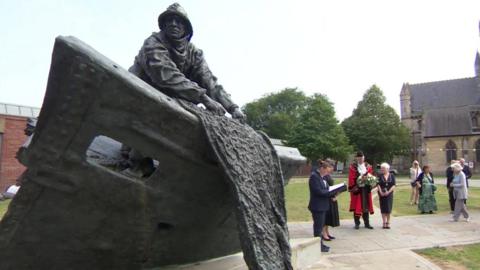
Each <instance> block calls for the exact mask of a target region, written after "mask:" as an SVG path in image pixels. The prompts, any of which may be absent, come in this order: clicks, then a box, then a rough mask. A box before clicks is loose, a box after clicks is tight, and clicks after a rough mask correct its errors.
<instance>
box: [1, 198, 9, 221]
mask: <svg viewBox="0 0 480 270" xmlns="http://www.w3.org/2000/svg"><path fill="white" fill-rule="evenodd" d="M10 201H11V200H5V201H0V219H2V217H3V215H5V212H7V208H8V205H9V204H10Z"/></svg>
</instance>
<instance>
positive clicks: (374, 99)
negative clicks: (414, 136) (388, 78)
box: [342, 85, 409, 164]
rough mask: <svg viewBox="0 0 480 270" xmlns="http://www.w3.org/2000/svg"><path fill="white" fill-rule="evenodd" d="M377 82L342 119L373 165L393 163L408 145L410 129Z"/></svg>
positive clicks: (349, 135) (358, 146) (347, 131)
mask: <svg viewBox="0 0 480 270" xmlns="http://www.w3.org/2000/svg"><path fill="white" fill-rule="evenodd" d="M385 101H386V98H385V96H384V95H383V92H382V91H381V90H380V88H378V87H377V86H376V85H373V86H372V87H370V89H368V90H367V92H366V93H365V94H364V95H363V99H362V100H361V101H360V102H359V103H358V105H357V107H356V108H355V109H354V110H353V114H352V115H351V116H350V117H348V118H347V119H345V120H344V121H343V122H342V126H343V129H344V130H345V133H346V135H347V137H348V138H349V140H350V142H351V143H352V144H353V145H354V147H355V148H356V149H358V150H361V151H363V152H364V153H365V156H366V158H367V160H369V161H370V162H371V163H372V164H375V163H377V162H383V161H387V162H391V161H392V159H393V157H394V156H395V155H399V154H402V153H404V150H405V149H407V148H408V147H409V132H408V129H407V128H406V127H405V126H404V125H403V124H402V123H401V121H400V117H399V116H398V114H397V113H396V112H395V110H394V109H393V108H392V107H391V106H389V105H386V104H385Z"/></svg>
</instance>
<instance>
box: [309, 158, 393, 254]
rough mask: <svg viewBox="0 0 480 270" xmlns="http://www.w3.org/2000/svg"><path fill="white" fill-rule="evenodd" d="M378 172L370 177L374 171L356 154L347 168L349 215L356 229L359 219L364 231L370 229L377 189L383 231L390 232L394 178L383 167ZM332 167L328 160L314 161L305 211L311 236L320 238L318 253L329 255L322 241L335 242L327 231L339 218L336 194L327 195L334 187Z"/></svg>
mask: <svg viewBox="0 0 480 270" xmlns="http://www.w3.org/2000/svg"><path fill="white" fill-rule="evenodd" d="M380 168H381V171H380V173H379V175H378V177H377V176H373V174H374V173H373V169H372V166H370V165H369V164H368V163H366V162H365V156H364V154H363V153H362V152H357V154H356V157H355V162H353V163H352V164H351V165H350V169H349V176H348V179H349V181H348V191H349V192H350V211H351V212H353V218H354V221H355V229H357V230H358V229H359V228H360V218H362V219H363V222H364V224H365V228H368V229H373V227H372V226H371V225H370V220H369V215H370V214H373V212H374V210H373V199H372V189H374V188H375V187H377V192H378V197H379V202H380V211H381V213H382V220H383V227H382V228H383V229H390V214H391V212H392V206H393V193H394V190H395V186H396V182H395V175H394V174H392V173H390V165H389V164H387V163H382V164H381V166H380ZM332 171H333V163H332V162H331V161H330V160H325V161H322V160H319V161H317V167H316V168H315V169H314V170H312V174H311V175H310V179H309V189H310V201H309V204H308V209H309V210H310V212H311V214H312V219H313V235H314V237H321V251H322V252H328V251H329V250H330V248H329V247H328V246H326V245H325V244H324V241H331V240H333V239H335V237H333V236H332V235H330V233H329V231H328V227H329V226H331V227H336V226H339V225H340V218H339V214H338V203H337V199H336V198H337V196H338V193H332V192H330V191H329V186H332V185H333V182H334V181H333V179H332V177H331V172H332Z"/></svg>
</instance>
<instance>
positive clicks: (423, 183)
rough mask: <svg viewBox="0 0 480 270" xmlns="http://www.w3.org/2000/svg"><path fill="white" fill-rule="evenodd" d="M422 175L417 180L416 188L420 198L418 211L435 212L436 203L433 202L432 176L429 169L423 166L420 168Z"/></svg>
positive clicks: (434, 188) (433, 187) (423, 212)
mask: <svg viewBox="0 0 480 270" xmlns="http://www.w3.org/2000/svg"><path fill="white" fill-rule="evenodd" d="M422 171H423V172H422V173H421V174H420V175H419V176H418V178H417V186H418V187H419V191H420V198H419V200H418V210H419V211H420V212H421V213H422V214H425V213H430V214H432V213H433V211H437V201H436V200H435V190H436V189H437V188H436V186H435V185H434V181H433V174H432V173H431V172H430V167H429V166H427V165H425V166H423V168H422Z"/></svg>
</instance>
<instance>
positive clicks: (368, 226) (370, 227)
mask: <svg viewBox="0 0 480 270" xmlns="http://www.w3.org/2000/svg"><path fill="white" fill-rule="evenodd" d="M365 228H367V229H370V230H373V227H372V226H370V225H365Z"/></svg>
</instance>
